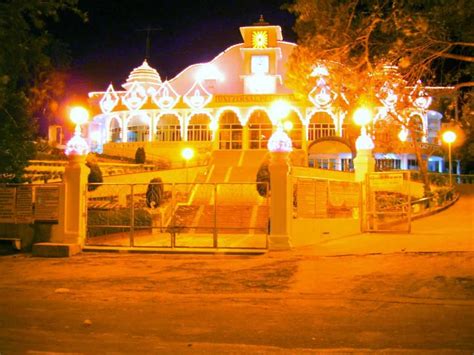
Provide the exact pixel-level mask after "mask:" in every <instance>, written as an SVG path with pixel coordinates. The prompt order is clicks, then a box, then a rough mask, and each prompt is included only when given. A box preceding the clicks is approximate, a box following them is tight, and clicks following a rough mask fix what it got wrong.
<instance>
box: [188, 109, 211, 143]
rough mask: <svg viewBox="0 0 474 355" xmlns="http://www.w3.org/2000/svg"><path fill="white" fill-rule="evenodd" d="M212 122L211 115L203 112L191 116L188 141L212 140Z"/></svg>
mask: <svg viewBox="0 0 474 355" xmlns="http://www.w3.org/2000/svg"><path fill="white" fill-rule="evenodd" d="M210 122H211V120H210V118H209V116H208V115H206V114H203V113H198V114H195V115H193V116H191V119H190V120H189V124H188V141H210V140H211V137H212V132H211V130H210V129H209V123H210Z"/></svg>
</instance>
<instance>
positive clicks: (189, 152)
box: [181, 148, 194, 160]
mask: <svg viewBox="0 0 474 355" xmlns="http://www.w3.org/2000/svg"><path fill="white" fill-rule="evenodd" d="M181 156H182V157H183V159H184V160H191V159H192V158H193V157H194V150H193V149H191V148H184V149H183V150H182V151H181Z"/></svg>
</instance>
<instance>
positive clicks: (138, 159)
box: [135, 147, 146, 164]
mask: <svg viewBox="0 0 474 355" xmlns="http://www.w3.org/2000/svg"><path fill="white" fill-rule="evenodd" d="M145 161H146V153H145V148H143V147H139V148H137V151H136V152H135V163H137V164H145Z"/></svg>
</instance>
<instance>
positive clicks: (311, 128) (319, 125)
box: [308, 111, 336, 141]
mask: <svg viewBox="0 0 474 355" xmlns="http://www.w3.org/2000/svg"><path fill="white" fill-rule="evenodd" d="M334 136H336V126H335V125H334V120H333V118H332V117H331V115H330V114H329V113H327V112H325V111H317V112H315V113H313V115H312V116H311V119H310V120H309V124H308V141H314V140H316V139H320V138H324V137H334Z"/></svg>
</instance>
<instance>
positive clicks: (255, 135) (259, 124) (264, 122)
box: [247, 110, 273, 149]
mask: <svg viewBox="0 0 474 355" xmlns="http://www.w3.org/2000/svg"><path fill="white" fill-rule="evenodd" d="M247 127H248V129H249V148H250V149H267V143H268V140H269V139H270V137H271V135H272V133H273V124H272V121H271V120H270V117H269V116H268V114H267V113H266V112H265V111H263V110H255V111H253V112H252V114H251V115H250V117H249V120H248V121H247Z"/></svg>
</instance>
